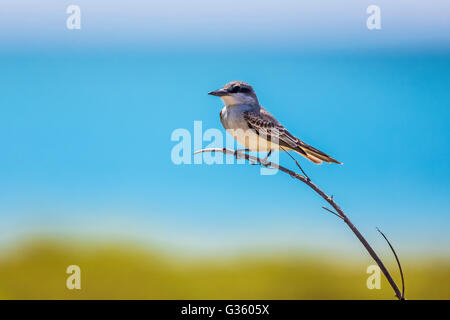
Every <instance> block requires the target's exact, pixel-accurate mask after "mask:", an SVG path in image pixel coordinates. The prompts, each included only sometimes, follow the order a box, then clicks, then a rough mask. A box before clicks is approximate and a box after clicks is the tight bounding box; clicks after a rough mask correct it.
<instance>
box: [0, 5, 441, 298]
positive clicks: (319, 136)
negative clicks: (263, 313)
mask: <svg viewBox="0 0 450 320" xmlns="http://www.w3.org/2000/svg"><path fill="white" fill-rule="evenodd" d="M372 4H375V5H378V6H379V7H380V9H381V29H380V30H369V29H368V28H367V27H366V20H367V19H368V17H369V14H367V13H366V9H367V7H368V6H369V5H372ZM70 5H77V6H79V7H80V9H81V29H79V30H77V29H74V30H70V29H68V28H67V26H66V20H67V18H68V17H69V16H70V14H68V13H66V9H67V7H68V6H70ZM0 70H1V72H0V93H1V94H0V110H1V113H0V150H1V156H0V249H1V250H0V298H2V299H37V298H41V299H50V298H53V299H54V298H56V299H106V298H113V299H114V298H116V299H119V298H120V299H223V298H225V299H391V298H393V297H394V293H393V291H392V289H391V288H390V287H389V285H388V283H387V282H386V281H385V279H384V278H383V280H382V283H381V289H380V290H369V289H367V286H366V280H367V278H368V277H369V274H367V273H366V269H367V267H368V266H369V265H372V264H374V262H373V261H372V260H371V258H370V257H369V255H368V254H367V253H366V252H365V250H364V248H363V247H362V245H361V244H360V243H359V241H358V240H357V239H356V238H355V236H354V235H353V234H352V233H351V231H350V230H349V229H348V228H347V227H346V226H345V225H344V224H343V223H342V222H341V221H340V220H338V219H337V218H336V217H334V216H333V215H331V214H329V213H327V212H326V211H324V210H323V209H322V208H321V206H323V205H325V203H324V202H323V200H322V199H321V198H319V197H318V196H317V195H316V194H314V193H313V192H312V191H311V190H309V189H308V188H307V187H306V186H305V185H303V184H301V183H298V182H296V181H294V180H293V179H291V178H289V177H288V176H286V175H284V174H281V173H280V174H276V175H272V176H262V175H260V170H259V168H258V167H253V166H248V165H206V164H196V165H194V164H191V165H176V164H174V163H173V162H172V160H171V150H172V148H173V147H174V146H175V145H176V144H177V142H174V141H171V134H172V132H173V131H174V130H175V129H178V128H185V129H187V130H188V131H190V132H191V134H192V135H193V124H194V121H202V126H203V130H207V129H209V128H218V129H220V130H221V131H222V132H223V128H222V126H221V124H220V121H219V111H220V109H221V108H222V102H221V101H220V100H219V99H217V98H214V97H211V96H208V95H207V92H209V91H211V90H214V89H217V88H219V87H221V86H223V85H224V84H225V83H227V82H229V81H232V80H242V81H246V82H249V83H250V84H252V85H253V87H254V88H255V90H256V92H257V94H258V97H259V101H260V103H261V104H262V105H263V106H264V107H266V108H267V109H268V110H269V111H270V112H271V113H273V114H274V115H275V116H276V117H277V118H278V119H279V120H280V121H281V122H282V123H283V124H284V125H285V126H286V127H287V128H288V129H289V130H290V131H291V132H292V133H293V134H295V135H297V136H299V137H300V138H302V139H304V140H305V141H306V142H308V143H309V144H311V145H313V146H315V147H317V148H319V149H321V150H324V151H325V152H327V153H329V154H331V155H332V156H334V157H335V158H336V159H338V160H339V161H342V162H343V163H344V165H343V166H338V165H327V164H325V165H321V166H317V165H314V164H310V163H306V161H304V160H302V159H300V160H301V164H302V166H303V168H304V169H305V171H306V172H307V173H308V175H309V176H310V177H311V178H312V180H313V181H314V182H315V183H316V184H317V185H319V186H320V187H321V188H322V189H323V190H324V191H325V192H327V193H329V194H333V195H334V199H335V200H336V202H337V203H338V204H339V205H341V207H342V208H343V209H344V211H345V212H346V213H347V214H348V216H349V217H350V219H351V220H352V221H353V222H354V224H355V225H356V226H357V227H358V228H359V229H360V231H361V232H362V234H363V235H365V236H366V238H367V240H368V241H369V243H371V244H372V245H373V246H374V248H375V250H376V251H377V253H379V255H380V256H381V257H382V259H383V260H384V261H385V263H386V264H387V266H388V268H389V270H390V271H391V273H392V275H393V276H394V278H395V279H396V280H397V281H399V280H400V279H399V275H398V270H397V267H396V264H395V260H394V257H393V255H392V253H391V252H390V250H389V248H388V246H387V244H386V243H385V242H384V240H383V239H382V238H381V236H380V235H379V234H378V233H377V232H376V229H375V227H379V228H380V229H381V230H382V231H384V232H385V233H386V235H387V236H388V238H389V239H390V240H391V242H392V243H393V245H394V247H395V248H396V250H397V253H398V254H399V256H400V259H401V261H402V264H403V268H404V273H405V277H406V297H407V298H409V299H449V298H450V287H449V281H450V251H449V248H450V233H449V231H450V230H449V227H450V198H449V191H450V170H449V169H450V163H449V158H450V157H449V156H450V151H449V138H450V133H449V130H448V128H449V125H450V112H449V107H450V85H449V84H450V3H449V2H448V1H446V0H438V1H433V3H431V2H424V1H417V0H413V1H411V0H409V1H406V0H400V1H395V2H392V1H384V0H379V1H377V2H376V3H373V2H369V1H356V0H351V1H332V0H323V1H316V2H314V3H306V2H304V3H302V2H300V1H294V0H292V1H291V0H280V1H277V2H274V1H265V0H260V1H237V0H236V1H235V0H229V1H226V2H219V1H214V2H212V1H206V0H194V1H188V2H186V1H181V0H171V1H157V0H152V1H148V2H145V3H144V2H142V1H136V0H129V1H127V2H126V3H123V4H119V3H113V2H111V1H105V0H97V1H95V2H93V1H87V0H73V1H72V0H71V1H56V0H53V1H52V0H41V1H39V2H34V1H30V0H3V1H2V3H1V4H0ZM192 139H193V137H192ZM208 144H209V142H204V144H203V147H206V146H207V145H208ZM192 146H193V144H192ZM193 151H194V150H192V152H193ZM196 157H198V156H196ZM192 160H194V158H192ZM280 162H281V163H282V164H283V165H286V166H288V167H290V168H293V169H295V165H293V162H292V160H290V159H289V158H288V157H287V156H285V155H282V156H281V158H280ZM73 264H75V265H79V266H80V268H81V272H82V289H81V290H68V289H67V288H66V286H65V284H66V278H67V277H68V275H67V274H66V268H67V266H68V265H73Z"/></svg>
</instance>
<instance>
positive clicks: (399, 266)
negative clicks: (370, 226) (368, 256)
mask: <svg viewBox="0 0 450 320" xmlns="http://www.w3.org/2000/svg"><path fill="white" fill-rule="evenodd" d="M377 231H378V232H379V233H380V234H381V235H382V236H383V238H384V240H386V242H387V243H388V245H389V247H391V250H392V253H393V254H394V257H395V260H397V264H398V269H399V270H400V276H401V277H402V300H404V299H405V279H404V277H403V270H402V265H401V264H400V259H399V258H398V256H397V253H396V252H395V250H394V247H393V246H392V244H391V242H390V241H389V240H388V238H387V237H386V235H385V234H384V233H383V232H381V230H380V229H378V228H377Z"/></svg>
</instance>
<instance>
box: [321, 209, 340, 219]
mask: <svg viewBox="0 0 450 320" xmlns="http://www.w3.org/2000/svg"><path fill="white" fill-rule="evenodd" d="M322 209H325V210H327V211H328V212H331V213H332V214H334V215H335V216H336V217H338V218H341V219H342V220H344V218H342V217H341V216H340V215H338V214H337V213H336V212H334V211H333V210H330V209H328V208H327V207H322Z"/></svg>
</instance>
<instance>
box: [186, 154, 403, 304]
mask: <svg viewBox="0 0 450 320" xmlns="http://www.w3.org/2000/svg"><path fill="white" fill-rule="evenodd" d="M203 152H222V153H224V154H229V155H233V156H235V157H236V159H239V158H240V159H246V160H248V161H250V160H253V161H256V162H258V163H259V164H261V165H264V166H265V167H269V166H270V167H272V168H274V169H278V170H280V171H282V172H284V173H286V174H288V175H290V176H291V177H293V178H295V179H297V180H300V181H301V182H303V183H305V184H306V185H307V186H308V187H310V188H311V189H313V190H314V191H315V192H316V193H317V194H318V195H319V196H321V197H322V198H323V199H324V200H325V201H326V202H328V203H329V204H330V205H331V206H332V207H333V209H334V210H336V212H337V213H338V214H339V215H340V216H341V217H342V220H343V221H344V222H345V224H347V226H348V227H349V228H350V229H351V230H352V232H353V233H354V234H355V236H356V237H357V238H358V240H359V241H360V242H361V243H362V244H363V246H364V247H365V248H366V250H367V252H368V253H369V254H370V256H371V257H372V258H373V259H374V260H375V262H376V263H377V264H378V266H379V267H380V269H381V271H382V272H383V274H384V275H385V277H386V278H387V280H388V282H389V284H390V285H391V287H392V289H394V292H395V295H396V297H397V298H398V299H400V300H403V299H404V297H403V296H402V294H401V292H400V290H399V288H398V286H397V284H396V283H395V281H394V280H393V279H392V277H391V275H390V274H389V271H388V270H387V268H386V267H385V266H384V264H383V262H382V261H381V259H380V258H379V257H378V255H377V254H376V253H375V251H374V250H373V249H372V247H371V246H370V245H369V243H368V242H367V241H366V239H365V238H364V237H363V236H362V234H361V233H360V232H359V230H358V229H357V228H356V227H355V226H354V225H353V223H352V222H351V221H350V219H349V218H348V217H347V216H346V215H345V213H344V211H342V209H341V208H340V207H339V206H338V205H337V203H336V202H334V200H333V198H332V197H330V196H328V195H327V194H326V193H325V192H323V191H322V190H321V189H320V188H319V187H318V186H316V185H315V184H314V183H313V182H312V181H311V179H309V178H307V177H305V176H302V175H300V174H298V173H296V172H294V171H292V170H290V169H287V168H285V167H283V166H280V165H279V164H277V163H273V162H269V161H267V162H265V163H262V162H261V159H260V158H259V157H255V156H251V155H249V154H242V153H235V152H234V151H233V150H230V149H226V148H210V149H202V150H199V151H196V152H195V153H194V154H198V153H203Z"/></svg>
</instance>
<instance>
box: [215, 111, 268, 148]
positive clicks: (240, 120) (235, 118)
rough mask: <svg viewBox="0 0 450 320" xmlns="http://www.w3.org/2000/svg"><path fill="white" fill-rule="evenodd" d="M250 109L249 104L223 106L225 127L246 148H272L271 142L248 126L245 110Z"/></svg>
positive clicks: (222, 112)
mask: <svg viewBox="0 0 450 320" xmlns="http://www.w3.org/2000/svg"><path fill="white" fill-rule="evenodd" d="M248 110H249V107H248V106H242V107H241V106H234V107H231V108H227V107H225V108H223V109H222V111H221V112H220V118H221V121H222V124H223V126H224V128H225V129H226V130H227V132H228V133H229V134H230V135H231V136H232V137H233V138H234V139H236V141H238V142H239V143H240V144H241V145H243V146H244V147H245V148H249V149H250V150H252V151H268V150H270V149H271V146H270V142H268V141H267V140H265V139H261V138H260V137H259V136H258V134H257V133H256V132H255V131H254V130H252V129H250V127H249V126H248V124H247V120H245V118H244V112H245V111H248Z"/></svg>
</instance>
